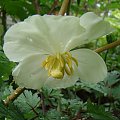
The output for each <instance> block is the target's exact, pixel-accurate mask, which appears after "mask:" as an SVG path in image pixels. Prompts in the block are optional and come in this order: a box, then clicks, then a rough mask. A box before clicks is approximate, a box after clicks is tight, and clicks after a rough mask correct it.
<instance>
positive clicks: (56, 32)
mask: <svg viewBox="0 0 120 120" xmlns="http://www.w3.org/2000/svg"><path fill="white" fill-rule="evenodd" d="M43 17H44V20H45V21H46V23H47V24H48V27H49V29H50V34H51V36H52V39H53V40H54V43H55V46H56V49H55V50H56V52H64V51H65V50H66V46H67V44H69V42H70V41H73V40H74V39H75V38H76V37H79V36H80V35H81V34H82V33H84V31H85V29H84V28H83V27H82V26H81V25H80V24H79V22H80V19H79V18H78V17H74V16H53V15H51V16H48V15H45V16H43ZM79 41H82V39H79Z"/></svg>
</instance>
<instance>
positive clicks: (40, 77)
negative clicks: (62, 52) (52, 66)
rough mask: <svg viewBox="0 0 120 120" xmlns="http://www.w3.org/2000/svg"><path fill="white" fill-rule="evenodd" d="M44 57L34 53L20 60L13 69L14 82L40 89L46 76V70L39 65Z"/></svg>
mask: <svg viewBox="0 0 120 120" xmlns="http://www.w3.org/2000/svg"><path fill="white" fill-rule="evenodd" d="M44 59H45V56H42V55H40V54H35V55H31V56H29V57H27V58H26V59H24V60H23V61H21V62H20V63H19V65H18V66H17V67H16V68H15V69H14V71H13V77H14V80H15V82H16V83H17V84H18V85H19V86H21V87H26V88H31V89H41V87H42V86H43V84H44V82H45V80H46V79H47V77H48V75H47V71H45V69H44V68H42V67H41V62H42V61H43V60H44Z"/></svg>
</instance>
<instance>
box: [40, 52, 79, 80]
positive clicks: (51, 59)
mask: <svg viewBox="0 0 120 120" xmlns="http://www.w3.org/2000/svg"><path fill="white" fill-rule="evenodd" d="M72 61H74V62H75V64H76V65H77V66H78V62H77V60H76V59H75V58H74V57H72V55H71V54H70V53H69V52H65V53H63V54H60V53H58V54H56V55H50V56H48V57H47V58H46V59H45V60H44V61H43V62H42V67H44V68H45V69H46V70H48V76H51V77H53V78H57V79H62V78H63V77H64V74H65V73H66V74H67V75H72V74H73V71H74V69H73V64H72Z"/></svg>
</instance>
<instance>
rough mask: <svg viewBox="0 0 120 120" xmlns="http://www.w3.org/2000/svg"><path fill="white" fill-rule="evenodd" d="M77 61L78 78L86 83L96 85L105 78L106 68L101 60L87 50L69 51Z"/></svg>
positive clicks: (94, 53)
mask: <svg viewBox="0 0 120 120" xmlns="http://www.w3.org/2000/svg"><path fill="white" fill-rule="evenodd" d="M71 53H72V55H73V57H75V58H76V59H77V60H78V69H79V77H80V79H81V81H83V82H86V83H97V82H99V81H102V80H104V78H105V77H106V76H107V67H106V65H105V62H104V61H103V59H102V58H101V57H100V56H99V55H98V54H97V53H96V52H94V51H92V50H89V49H78V50H74V51H71Z"/></svg>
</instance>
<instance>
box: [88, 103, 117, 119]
mask: <svg viewBox="0 0 120 120" xmlns="http://www.w3.org/2000/svg"><path fill="white" fill-rule="evenodd" d="M87 111H88V113H90V114H91V116H92V117H93V118H94V119H96V120H118V119H117V118H115V117H113V116H112V114H111V113H109V112H107V111H105V108H104V107H103V106H100V105H99V106H98V105H94V104H92V103H91V102H88V103H87Z"/></svg>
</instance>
